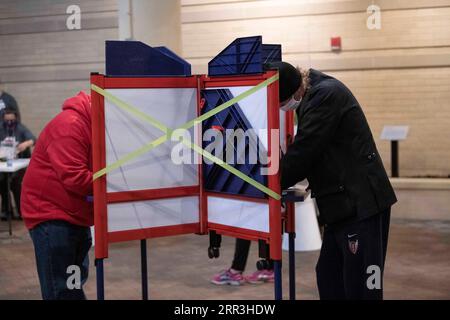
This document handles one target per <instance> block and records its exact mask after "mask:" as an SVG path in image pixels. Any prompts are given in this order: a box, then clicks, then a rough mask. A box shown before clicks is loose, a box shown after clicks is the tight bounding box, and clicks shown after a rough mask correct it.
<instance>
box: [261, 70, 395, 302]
mask: <svg viewBox="0 0 450 320" xmlns="http://www.w3.org/2000/svg"><path fill="white" fill-rule="evenodd" d="M268 67H269V68H270V69H278V70H279V74H280V80H279V82H280V83H279V85H280V107H281V109H282V110H295V112H296V114H297V119H298V128H297V133H296V135H295V138H294V141H293V142H292V144H291V145H290V146H289V147H288V149H287V151H286V154H285V155H284V156H283V157H282V159H281V163H280V170H281V182H280V183H281V187H282V189H283V190H284V189H286V188H289V187H291V186H293V185H295V184H296V183H297V182H300V181H302V180H304V179H305V178H306V179H307V180H308V183H309V186H308V188H309V189H310V190H311V196H312V197H313V198H315V199H316V202H317V206H318V209H319V217H318V219H319V223H320V224H321V225H323V226H324V234H323V243H322V248H321V252H320V257H319V260H318V262H317V266H316V275H317V285H318V289H319V295H320V298H321V299H382V298H383V285H382V279H383V271H384V262H385V257H386V248H387V240H388V231H389V220H390V208H391V206H392V205H393V204H394V203H395V202H396V201H397V199H396V196H395V193H394V190H393V188H392V186H391V184H390V182H389V178H388V176H387V174H386V171H385V169H384V166H383V163H382V161H381V158H380V155H379V153H378V151H377V148H376V145H375V142H374V139H373V136H372V133H371V131H370V128H369V125H368V123H367V120H366V118H365V116H364V113H363V110H362V108H361V106H360V105H359V103H358V101H357V100H356V98H355V97H354V96H353V94H352V93H351V92H350V90H349V89H348V88H347V87H346V86H345V85H344V84H343V83H342V82H340V81H339V80H337V79H335V78H333V77H331V76H328V75H326V74H324V73H322V72H320V71H317V70H314V69H309V70H299V69H297V68H295V67H293V66H292V65H290V64H288V63H285V62H277V63H272V64H270V65H269V66H268Z"/></svg>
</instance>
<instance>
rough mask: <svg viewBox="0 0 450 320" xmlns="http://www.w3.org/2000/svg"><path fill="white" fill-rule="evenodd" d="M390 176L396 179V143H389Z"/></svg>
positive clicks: (395, 141) (397, 173)
mask: <svg viewBox="0 0 450 320" xmlns="http://www.w3.org/2000/svg"><path fill="white" fill-rule="evenodd" d="M391 175H392V177H398V176H399V172H398V141H397V140H392V141H391Z"/></svg>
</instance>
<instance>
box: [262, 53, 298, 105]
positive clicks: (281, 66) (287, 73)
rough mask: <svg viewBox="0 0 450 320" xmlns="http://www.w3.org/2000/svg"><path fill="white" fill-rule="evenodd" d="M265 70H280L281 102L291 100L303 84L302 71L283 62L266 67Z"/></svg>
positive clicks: (272, 63)
mask: <svg viewBox="0 0 450 320" xmlns="http://www.w3.org/2000/svg"><path fill="white" fill-rule="evenodd" d="M265 69H278V72H279V74H280V79H279V92H280V102H283V101H286V100H287V99H289V98H290V97H291V96H292V95H293V94H294V93H295V92H296V91H297V90H298V88H300V85H301V84H302V75H301V73H300V71H298V69H297V68H296V67H294V66H293V65H291V64H290V63H287V62H282V61H277V62H271V63H268V64H266V65H265Z"/></svg>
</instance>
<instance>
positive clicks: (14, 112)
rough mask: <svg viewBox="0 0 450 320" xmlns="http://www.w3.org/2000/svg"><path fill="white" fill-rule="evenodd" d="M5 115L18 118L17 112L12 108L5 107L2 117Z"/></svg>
mask: <svg viewBox="0 0 450 320" xmlns="http://www.w3.org/2000/svg"><path fill="white" fill-rule="evenodd" d="M5 114H14V115H15V116H16V117H18V115H17V110H16V109H13V108H8V107H6V108H5V109H3V115H5Z"/></svg>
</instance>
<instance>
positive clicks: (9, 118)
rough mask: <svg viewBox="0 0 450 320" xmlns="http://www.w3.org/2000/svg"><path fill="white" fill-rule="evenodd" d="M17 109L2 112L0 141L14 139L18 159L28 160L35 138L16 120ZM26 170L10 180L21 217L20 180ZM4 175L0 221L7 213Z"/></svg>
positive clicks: (0, 181) (3, 178) (0, 189)
mask: <svg viewBox="0 0 450 320" xmlns="http://www.w3.org/2000/svg"><path fill="white" fill-rule="evenodd" d="M17 112H18V111H17V109H11V108H6V109H4V110H3V112H2V113H3V125H2V126H1V127H0V141H3V140H5V139H9V138H15V141H16V143H17V147H16V154H17V157H18V158H30V157H31V147H32V146H33V145H34V142H35V140H36V138H35V137H34V135H33V134H32V133H31V131H30V130H28V128H27V127H25V126H24V125H23V124H21V123H20V121H19V120H18V113H17ZM25 171H26V169H21V170H18V171H16V172H14V173H13V174H11V178H10V183H11V184H10V186H11V191H12V193H13V195H14V202H15V204H16V207H17V213H18V215H19V217H21V213H20V190H21V188H22V180H23V176H24V175H25ZM6 190H7V186H6V174H5V173H3V174H1V175H0V192H1V197H2V219H5V217H6V212H7V208H8V207H7V205H8V203H7V200H6V199H7V197H6V196H7V194H6V192H7V191H6Z"/></svg>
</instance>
